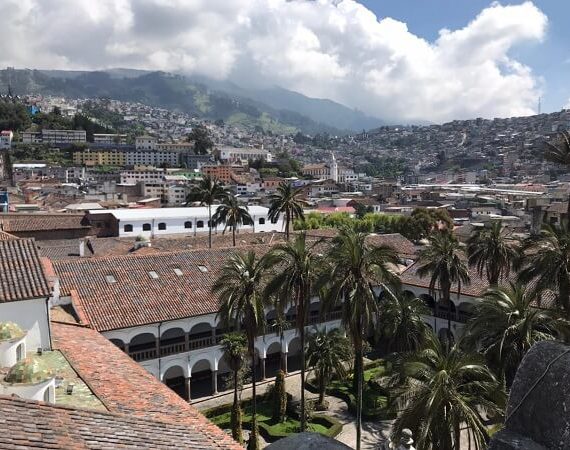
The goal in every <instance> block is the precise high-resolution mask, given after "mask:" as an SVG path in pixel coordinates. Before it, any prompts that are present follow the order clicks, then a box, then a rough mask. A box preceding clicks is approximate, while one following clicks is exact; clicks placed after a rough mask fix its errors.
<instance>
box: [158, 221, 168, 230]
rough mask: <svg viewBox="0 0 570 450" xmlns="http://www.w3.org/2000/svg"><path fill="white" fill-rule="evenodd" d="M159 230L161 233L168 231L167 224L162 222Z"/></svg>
mask: <svg viewBox="0 0 570 450" xmlns="http://www.w3.org/2000/svg"><path fill="white" fill-rule="evenodd" d="M158 229H159V230H161V231H164V230H166V223H165V222H160V223H159V224H158Z"/></svg>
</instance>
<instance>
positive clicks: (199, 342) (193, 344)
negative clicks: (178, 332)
mask: <svg viewBox="0 0 570 450" xmlns="http://www.w3.org/2000/svg"><path fill="white" fill-rule="evenodd" d="M212 345H216V339H215V337H214V336H208V337H203V338H198V339H191V340H190V341H188V347H189V349H190V350H196V349H198V348H204V347H211V346H212Z"/></svg>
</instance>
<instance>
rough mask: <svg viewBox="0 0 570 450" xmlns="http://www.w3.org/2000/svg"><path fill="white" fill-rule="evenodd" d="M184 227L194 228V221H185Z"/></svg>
mask: <svg viewBox="0 0 570 450" xmlns="http://www.w3.org/2000/svg"><path fill="white" fill-rule="evenodd" d="M184 228H192V222H191V221H190V220H187V221H186V222H184Z"/></svg>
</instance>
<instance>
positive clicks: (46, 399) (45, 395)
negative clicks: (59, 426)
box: [44, 387, 50, 403]
mask: <svg viewBox="0 0 570 450" xmlns="http://www.w3.org/2000/svg"><path fill="white" fill-rule="evenodd" d="M49 400H50V395H49V387H47V388H46V390H45V391H44V402H46V403H49Z"/></svg>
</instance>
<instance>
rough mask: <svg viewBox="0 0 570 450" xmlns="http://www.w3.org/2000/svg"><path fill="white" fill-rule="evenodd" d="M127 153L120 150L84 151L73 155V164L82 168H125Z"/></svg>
mask: <svg viewBox="0 0 570 450" xmlns="http://www.w3.org/2000/svg"><path fill="white" fill-rule="evenodd" d="M125 161H126V159H125V152H122V151H120V150H95V151H93V150H88V149H87V150H82V151H77V152H74V153H73V163H74V164H78V165H82V166H121V167H122V166H124V165H125V164H126V162H125Z"/></svg>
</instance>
